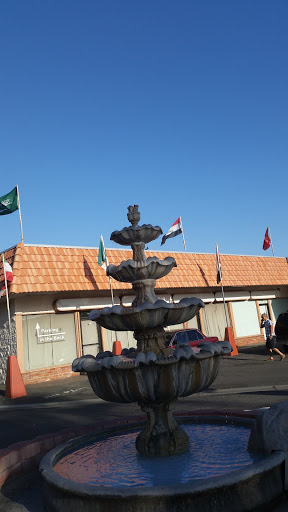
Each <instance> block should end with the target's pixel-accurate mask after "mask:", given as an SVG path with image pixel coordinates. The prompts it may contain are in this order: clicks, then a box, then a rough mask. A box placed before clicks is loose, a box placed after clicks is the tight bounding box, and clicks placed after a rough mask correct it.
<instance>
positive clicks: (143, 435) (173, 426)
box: [136, 400, 189, 457]
mask: <svg viewBox="0 0 288 512" xmlns="http://www.w3.org/2000/svg"><path fill="white" fill-rule="evenodd" d="M175 404H176V400H171V401H170V402H164V403H155V402H154V403H153V402H152V403H151V402H150V403H149V404H140V405H141V409H142V411H143V412H146V414H147V421H146V426H145V428H144V429H143V430H142V431H141V432H140V434H139V435H138V437H137V439H136V449H137V450H138V452H139V453H141V455H149V456H152V457H160V456H161V457H165V456H167V455H176V454H177V453H183V452H185V451H186V450H188V448H189V437H188V435H187V434H186V432H184V430H182V429H181V428H180V427H179V425H178V424H177V422H176V420H175V419H174V418H173V415H172V411H173V410H174V409H175Z"/></svg>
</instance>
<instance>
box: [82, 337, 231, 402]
mask: <svg viewBox="0 0 288 512" xmlns="http://www.w3.org/2000/svg"><path fill="white" fill-rule="evenodd" d="M133 350H134V351H135V349H131V352H129V351H127V349H126V350H125V349H124V350H123V351H122V354H123V353H124V354H127V352H128V355H120V356H114V355H113V354H111V353H109V352H108V353H107V352H101V353H99V354H98V355H97V357H96V358H95V357H94V356H89V355H87V356H82V357H80V358H77V359H75V360H74V361H73V364H72V370H73V371H74V372H83V371H84V372H86V373H87V375H88V378H89V382H90V385H91V387H92V389H93V391H94V393H95V394H96V395H98V396H99V397H100V398H102V399H103V400H107V401H109V402H121V403H125V402H138V403H139V404H148V403H151V402H152V403H155V402H169V401H171V400H174V399H175V398H177V397H179V396H182V397H183V396H189V395H191V394H192V393H198V392H200V391H202V390H203V389H206V388H208V387H209V386H210V385H211V384H212V382H213V381H214V380H215V378H216V377H217V374H218V370H219V362H220V356H221V355H225V354H226V355H227V354H230V352H231V345H230V343H228V342H227V341H220V342H218V343H210V342H202V343H200V344H199V345H198V350H199V352H198V353H195V352H194V350H193V349H192V348H191V347H190V345H180V347H179V348H176V349H175V350H174V351H171V352H172V354H171V355H166V356H165V355H164V356H162V355H160V356H156V354H155V353H154V352H147V353H143V352H138V353H137V352H133ZM109 354H111V355H109ZM129 354H131V357H130V356H129ZM132 356H133V357H132Z"/></svg>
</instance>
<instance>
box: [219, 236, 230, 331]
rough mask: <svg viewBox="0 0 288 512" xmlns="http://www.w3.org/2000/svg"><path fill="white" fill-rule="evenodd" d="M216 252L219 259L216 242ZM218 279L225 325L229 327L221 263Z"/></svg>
mask: <svg viewBox="0 0 288 512" xmlns="http://www.w3.org/2000/svg"><path fill="white" fill-rule="evenodd" d="M216 254H217V257H218V259H219V250H218V244H216ZM220 281H221V289H222V298H223V305H224V312H225V318H226V324H227V327H229V323H228V316H227V310H226V302H225V297H224V288H223V280H222V267H221V265H220Z"/></svg>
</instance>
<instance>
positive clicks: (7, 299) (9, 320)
mask: <svg viewBox="0 0 288 512" xmlns="http://www.w3.org/2000/svg"><path fill="white" fill-rule="evenodd" d="M2 264H3V273H4V281H5V290H6V302H7V314H8V322H9V336H10V339H11V317H10V306H9V295H8V286H7V279H6V272H5V263H4V253H3V252H2Z"/></svg>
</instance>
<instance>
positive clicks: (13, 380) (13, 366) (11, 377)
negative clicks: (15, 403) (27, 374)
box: [5, 356, 27, 398]
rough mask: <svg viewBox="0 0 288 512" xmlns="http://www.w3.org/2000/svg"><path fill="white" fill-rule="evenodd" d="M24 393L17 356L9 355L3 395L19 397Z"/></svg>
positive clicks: (25, 392) (25, 393) (24, 394)
mask: <svg viewBox="0 0 288 512" xmlns="http://www.w3.org/2000/svg"><path fill="white" fill-rule="evenodd" d="M26 395H27V391H26V389H25V386H24V382H23V378H22V375H21V372H20V368H19V364H18V361H17V357H16V356H9V357H8V363H7V373H6V386H5V397H6V398H20V397H21V396H26Z"/></svg>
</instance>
